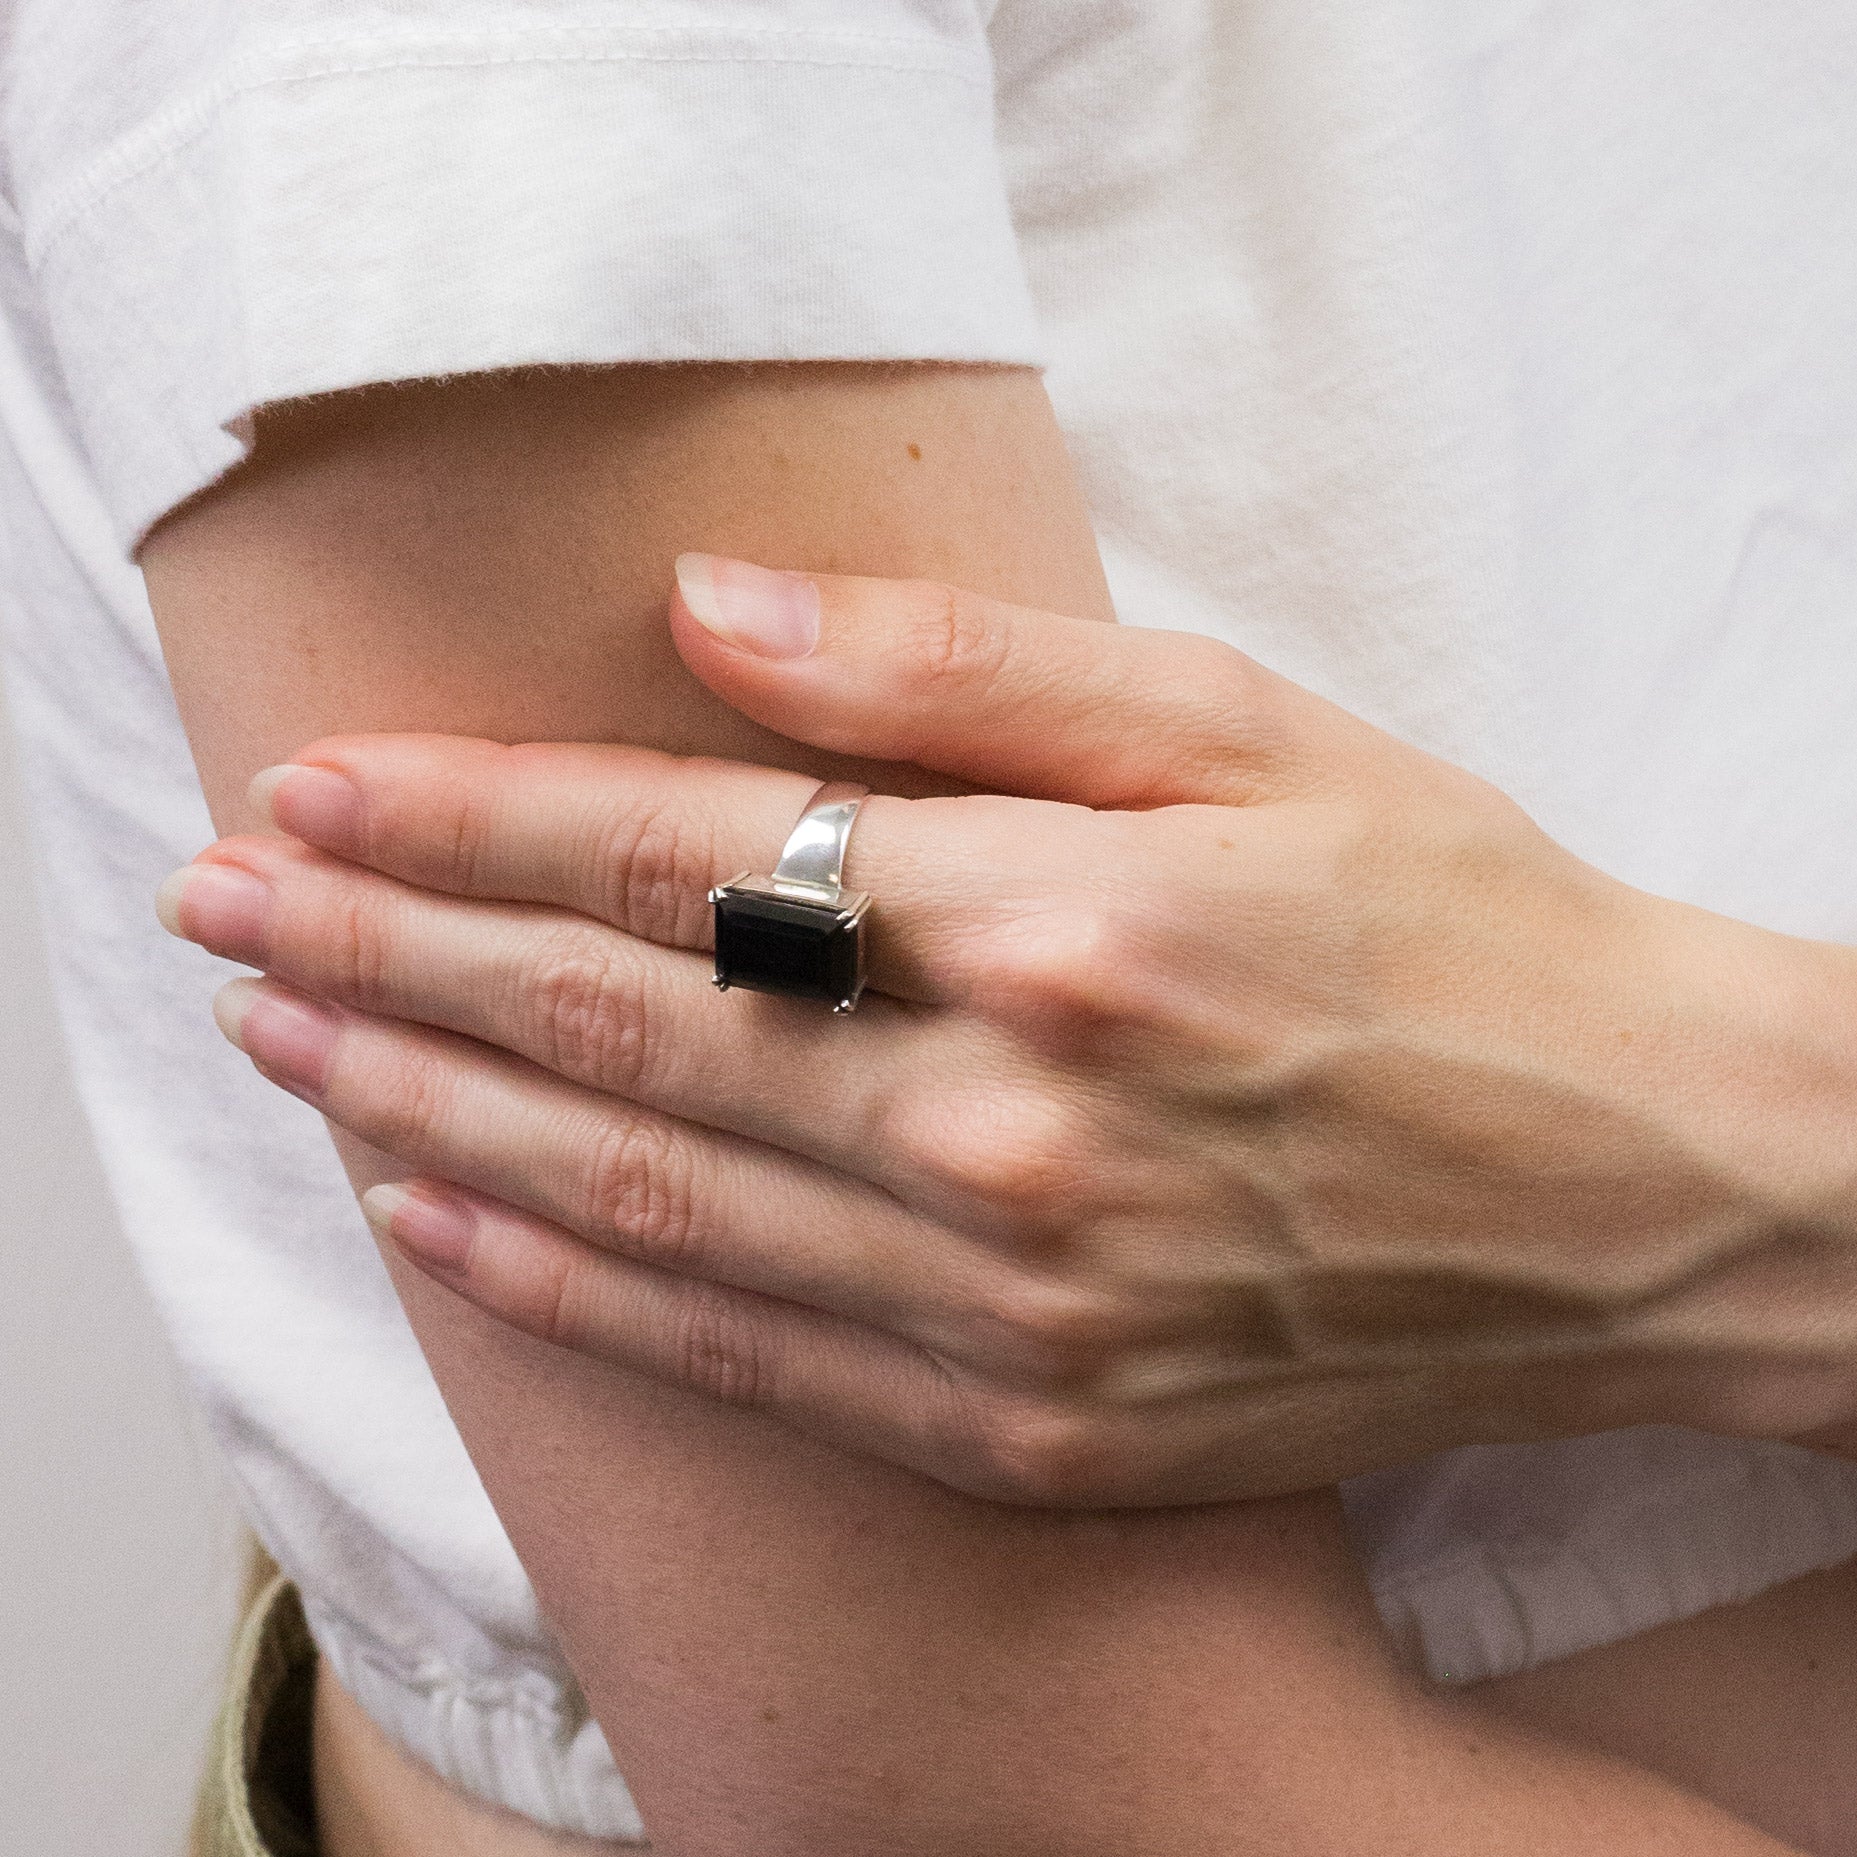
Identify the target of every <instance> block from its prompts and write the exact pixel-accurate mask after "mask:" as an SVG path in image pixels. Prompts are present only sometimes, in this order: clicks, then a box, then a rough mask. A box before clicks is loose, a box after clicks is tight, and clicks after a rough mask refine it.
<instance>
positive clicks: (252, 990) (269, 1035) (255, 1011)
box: [213, 980, 341, 1102]
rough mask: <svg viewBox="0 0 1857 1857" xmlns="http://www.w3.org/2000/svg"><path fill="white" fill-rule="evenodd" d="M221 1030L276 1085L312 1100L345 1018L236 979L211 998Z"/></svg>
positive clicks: (326, 1072)
mask: <svg viewBox="0 0 1857 1857" xmlns="http://www.w3.org/2000/svg"><path fill="white" fill-rule="evenodd" d="M213 1017H214V1019H216V1020H217V1021H218V1024H219V1029H220V1030H221V1031H222V1032H224V1033H225V1035H226V1036H227V1037H228V1038H229V1039H231V1040H232V1042H233V1043H234V1044H235V1045H237V1046H238V1048H239V1049H240V1050H241V1051H243V1052H244V1053H245V1055H246V1056H247V1057H248V1058H250V1059H251V1061H252V1062H253V1063H254V1064H256V1065H257V1066H258V1068H259V1069H260V1070H261V1071H263V1072H264V1074H265V1075H266V1076H267V1077H269V1078H270V1079H271V1081H272V1082H273V1083H275V1084H278V1085H280V1086H281V1087H282V1088H284V1089H286V1090H289V1091H290V1092H291V1094H292V1095H295V1096H302V1097H305V1098H306V1099H308V1100H309V1101H311V1102H314V1101H315V1100H316V1099H317V1098H318V1097H319V1096H321V1094H322V1091H323V1086H324V1085H325V1084H326V1083H327V1081H328V1077H329V1060H330V1058H331V1057H332V1056H333V1055H334V1053H335V1041H336V1038H337V1036H338V1035H339V1034H340V1031H341V1022H340V1020H339V1019H337V1017H336V1016H335V1014H334V1013H333V1012H331V1011H330V1010H329V1009H328V1007H326V1006H322V1005H318V1004H317V1003H316V1001H314V1000H309V999H305V998H303V996H302V995H301V994H298V993H285V992H282V991H280V990H279V989H278V988H276V987H273V986H268V985H267V984H266V983H265V982H264V981H262V980H233V981H229V982H228V983H227V984H226V985H225V986H223V987H221V988H220V989H219V995H218V997H217V998H216V999H215V1000H214V1001H213Z"/></svg>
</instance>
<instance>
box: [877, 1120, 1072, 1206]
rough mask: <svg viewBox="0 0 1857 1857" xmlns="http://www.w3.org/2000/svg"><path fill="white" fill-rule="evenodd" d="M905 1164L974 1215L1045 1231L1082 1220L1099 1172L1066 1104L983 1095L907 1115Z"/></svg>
mask: <svg viewBox="0 0 1857 1857" xmlns="http://www.w3.org/2000/svg"><path fill="white" fill-rule="evenodd" d="M890 1146H891V1150H892V1152H894V1153H896V1154H897V1155H898V1156H899V1157H900V1159H901V1160H902V1162H903V1165H904V1167H905V1168H906V1169H907V1170H909V1171H910V1172H912V1173H914V1174H915V1175H916V1176H917V1177H918V1178H921V1179H924V1180H926V1181H927V1182H928V1183H929V1184H930V1186H931V1187H932V1188H933V1189H934V1190H935V1191H936V1192H937V1194H938V1196H940V1197H943V1198H946V1199H949V1200H952V1201H953V1202H954V1203H955V1204H956V1206H957V1207H959V1208H961V1209H962V1210H963V1211H964V1212H965V1213H967V1214H968V1215H970V1216H971V1215H972V1214H973V1213H975V1212H979V1213H981V1214H982V1215H985V1216H986V1217H987V1218H988V1219H989V1221H990V1222H991V1221H995V1220H1003V1221H1005V1222H1006V1223H1007V1224H1009V1225H1020V1226H1030V1227H1033V1228H1036V1229H1039V1230H1045V1229H1049V1228H1057V1227H1065V1226H1068V1225H1069V1224H1070V1223H1072V1222H1073V1221H1074V1219H1075V1218H1076V1217H1078V1216H1080V1214H1081V1212H1082V1209H1083V1204H1082V1202H1083V1200H1084V1199H1085V1197H1086V1195H1087V1191H1088V1187H1089V1185H1090V1181H1091V1176H1092V1174H1093V1171H1094V1170H1093V1168H1092V1166H1091V1163H1090V1159H1089V1144H1088V1142H1087V1140H1086V1139H1085V1138H1084V1137H1083V1134H1082V1132H1081V1130H1080V1129H1079V1127H1078V1126H1077V1122H1076V1118H1075V1117H1074V1116H1073V1115H1072V1114H1071V1113H1070V1112H1069V1111H1067V1110H1066V1109H1065V1107H1064V1106H1063V1105H1062V1104H1060V1103H1057V1102H1055V1101H1053V1100H1051V1099H1050V1098H1047V1097H1045V1096H1043V1095H1041V1094H1038V1093H1026V1094H1021V1095H1008V1094H1002V1093H992V1094H989V1093H982V1092H975V1093H971V1094H967V1095H956V1096H951V1097H948V1098H944V1099H942V1100H940V1101H934V1102H930V1103H928V1104H926V1105H923V1106H917V1107H914V1108H912V1109H909V1110H906V1111H903V1112H901V1114H900V1120H899V1121H898V1124H897V1126H896V1127H895V1129H894V1130H893V1131H892V1134H891V1137H890Z"/></svg>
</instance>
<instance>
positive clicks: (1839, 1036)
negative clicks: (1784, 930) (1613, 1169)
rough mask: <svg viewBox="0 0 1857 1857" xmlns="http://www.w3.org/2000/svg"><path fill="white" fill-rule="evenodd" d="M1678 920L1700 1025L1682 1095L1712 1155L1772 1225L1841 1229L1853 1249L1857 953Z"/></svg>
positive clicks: (1702, 917) (1695, 914)
mask: <svg viewBox="0 0 1857 1857" xmlns="http://www.w3.org/2000/svg"><path fill="white" fill-rule="evenodd" d="M1683 913H1684V915H1685V916H1686V917H1688V918H1690V920H1689V921H1688V922H1687V923H1686V925H1685V933H1684V939H1685V940H1687V941H1688V942H1690V943H1691V944H1692V945H1693V946H1695V947H1696V949H1697V951H1698V953H1699V955H1700V956H1701V958H1700V959H1692V960H1691V961H1690V962H1688V963H1686V964H1685V966H1686V967H1687V970H1688V972H1689V974H1690V975H1691V979H1690V981H1689V984H1688V986H1687V988H1686V991H1687V992H1688V993H1689V994H1690V999H1689V1006H1690V1013H1691V1018H1692V1023H1698V1024H1701V1025H1703V1026H1705V1027H1706V1030H1705V1031H1704V1032H1703V1033H1702V1035H1701V1036H1700V1037H1699V1038H1698V1040H1697V1044H1696V1051H1695V1055H1696V1058H1697V1059H1698V1060H1699V1074H1698V1075H1697V1076H1696V1078H1695V1079H1694V1080H1693V1081H1692V1082H1690V1083H1689V1084H1688V1085H1687V1086H1686V1088H1685V1093H1686V1094H1688V1095H1690V1096H1691V1097H1692V1100H1693V1104H1694V1107H1695V1109H1696V1111H1697V1112H1698V1114H1699V1115H1700V1116H1702V1117H1706V1126H1707V1135H1708V1146H1709V1149H1710V1151H1711V1152H1712V1153H1713V1154H1714V1155H1715V1156H1716V1157H1717V1158H1718V1161H1719V1163H1720V1165H1721V1166H1722V1167H1723V1169H1724V1171H1725V1172H1726V1173H1727V1174H1728V1176H1729V1177H1730V1178H1732V1179H1733V1180H1734V1181H1735V1182H1736V1183H1737V1184H1738V1185H1740V1186H1741V1187H1742V1188H1743V1189H1744V1190H1746V1191H1749V1192H1751V1193H1753V1194H1754V1195H1756V1196H1758V1198H1759V1199H1761V1200H1762V1201H1763V1202H1765V1203H1767V1204H1769V1205H1771V1207H1772V1208H1773V1211H1774V1214H1775V1217H1776V1218H1777V1219H1781V1220H1784V1221H1786V1222H1788V1223H1791V1222H1793V1221H1798V1220H1804V1221H1807V1222H1809V1223H1812V1224H1820V1223H1823V1224H1826V1225H1827V1226H1829V1227H1832V1228H1836V1229H1839V1230H1842V1229H1845V1228H1851V1229H1852V1234H1853V1243H1854V1244H1857V949H1852V948H1846V947H1841V946H1838V945H1837V944H1835V943H1831V942H1820V941H1807V940H1804V939H1801V938H1799V937H1796V936H1790V935H1780V934H1775V933H1773V932H1771V931H1769V930H1765V929H1758V928H1754V927H1751V926H1750V925H1748V924H1746V923H1742V922H1734V921H1730V920H1728V919H1726V918H1724V917H1720V916H1713V915H1709V914H1707V913H1706V912H1703V911H1700V910H1685V911H1684V912H1683ZM1679 971H1681V970H1679Z"/></svg>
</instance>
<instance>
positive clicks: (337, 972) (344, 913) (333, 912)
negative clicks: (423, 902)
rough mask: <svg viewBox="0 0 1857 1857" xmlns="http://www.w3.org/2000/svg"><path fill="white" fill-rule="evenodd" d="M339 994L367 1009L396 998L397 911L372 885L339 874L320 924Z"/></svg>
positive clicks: (375, 1007) (318, 929) (318, 927)
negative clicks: (344, 878)
mask: <svg viewBox="0 0 1857 1857" xmlns="http://www.w3.org/2000/svg"><path fill="white" fill-rule="evenodd" d="M316 932H317V936H318V938H319V940H320V941H321V943H322V945H323V947H324V948H325V949H326V950H327V951H328V959H329V962H330V967H331V969H332V972H331V975H330V978H331V980H332V981H333V983H334V985H335V987H336V989H337V992H338V995H339V997H340V998H342V999H344V1000H345V1001H347V1002H348V1004H350V1005H352V1006H358V1007H360V1008H361V1009H362V1010H363V1011H373V1010H376V1009H378V1008H380V1007H383V1006H390V1005H391V1004H392V1003H393V970H394V946H395V942H396V925H395V922H394V920H393V912H392V911H391V910H390V909H389V908H388V907H386V906H385V905H384V904H383V901H382V898H381V897H380V895H379V894H378V893H377V892H375V891H374V890H373V889H372V887H371V886H369V885H365V884H353V883H347V882H343V881H340V880H337V881H336V882H335V883H334V885H333V886H332V894H331V895H330V896H329V897H328V898H327V900H326V902H325V905H324V907H323V909H322V911H321V915H320V920H319V922H318V924H317V931H316Z"/></svg>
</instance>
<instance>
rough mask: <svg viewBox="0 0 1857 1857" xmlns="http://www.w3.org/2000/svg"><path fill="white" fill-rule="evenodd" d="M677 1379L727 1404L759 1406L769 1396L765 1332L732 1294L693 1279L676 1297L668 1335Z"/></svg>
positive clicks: (770, 1382) (770, 1374)
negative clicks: (677, 1298) (676, 1307)
mask: <svg viewBox="0 0 1857 1857" xmlns="http://www.w3.org/2000/svg"><path fill="white" fill-rule="evenodd" d="M670 1342H671V1349H672V1359H673V1361H674V1371H675V1373H676V1375H677V1378H678V1379H679V1381H681V1382H682V1383H683V1384H684V1385H686V1386H689V1387H690V1388H692V1389H693V1390H694V1391H696V1392H699V1393H702V1394H704V1395H705V1396H706V1397H708V1398H710V1399H716V1400H720V1401H721V1402H722V1403H723V1404H724V1405H730V1406H750V1407H752V1406H761V1405H765V1404H766V1403H767V1402H768V1400H769V1398H770V1396H771V1386H772V1373H771V1366H770V1361H769V1351H768V1347H767V1341H766V1336H765V1335H764V1334H763V1333H762V1331H761V1330H760V1328H759V1327H758V1326H757V1324H756V1323H755V1321H754V1319H753V1318H752V1317H751V1316H747V1315H745V1314H744V1313H743V1312H742V1310H741V1308H740V1307H739V1305H738V1304H737V1303H736V1302H735V1300H734V1299H733V1298H731V1297H730V1296H728V1295H727V1294H726V1293H724V1292H719V1291H716V1290H712V1289H710V1288H708V1287H707V1286H705V1285H702V1284H692V1285H691V1286H690V1289H689V1293H688V1294H687V1295H685V1296H683V1297H682V1298H680V1301H679V1306H678V1310H677V1314H676V1317H675V1319H674V1322H673V1324H672V1334H671V1338H670Z"/></svg>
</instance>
